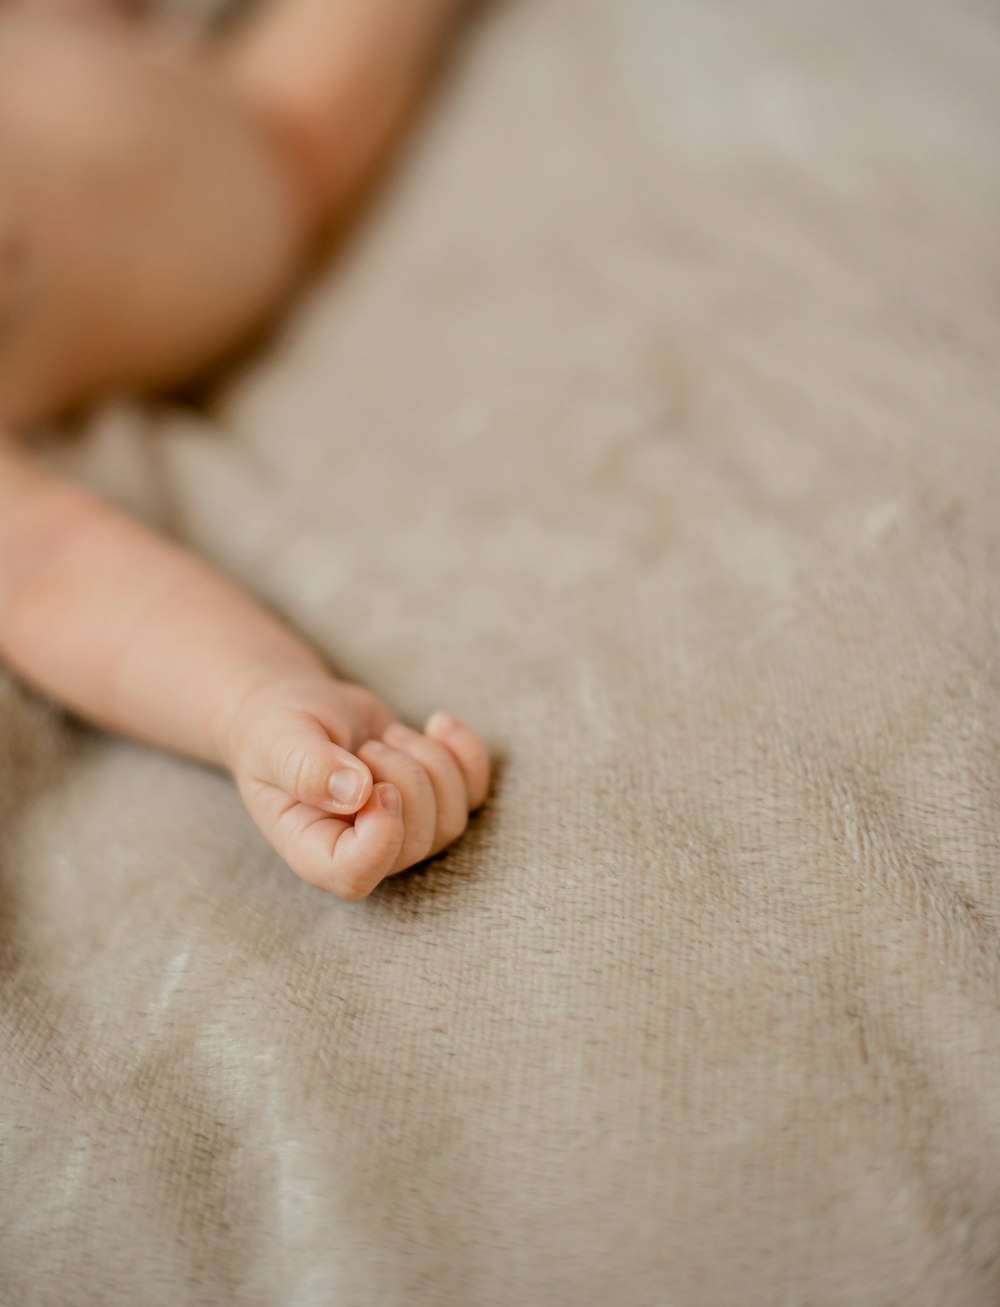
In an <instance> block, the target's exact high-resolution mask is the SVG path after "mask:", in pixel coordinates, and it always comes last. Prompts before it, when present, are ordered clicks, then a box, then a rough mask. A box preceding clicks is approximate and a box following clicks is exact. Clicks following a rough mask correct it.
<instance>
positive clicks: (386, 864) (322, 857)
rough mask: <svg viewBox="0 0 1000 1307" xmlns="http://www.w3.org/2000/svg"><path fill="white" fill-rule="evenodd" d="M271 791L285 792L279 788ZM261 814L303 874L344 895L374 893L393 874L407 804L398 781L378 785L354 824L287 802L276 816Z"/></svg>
mask: <svg viewBox="0 0 1000 1307" xmlns="http://www.w3.org/2000/svg"><path fill="white" fill-rule="evenodd" d="M271 793H272V795H275V796H279V791H277V790H272V791H271ZM272 802H274V800H272ZM277 803H278V804H280V796H279V798H278V799H277ZM266 806H267V800H265V807H266ZM257 815H258V825H260V827H261V830H262V831H263V833H264V834H265V835H266V836H267V838H268V839H269V840H270V842H271V843H272V844H273V846H274V848H275V849H276V850H277V852H278V853H280V854H281V856H282V857H283V858H284V859H285V861H286V862H287V863H288V865H289V867H291V869H292V871H294V872H295V874H296V875H297V876H300V877H301V878H302V879H303V880H304V881H306V882H307V883H308V884H310V885H315V886H316V888H317V889H323V890H327V891H329V892H330V893H331V894H336V895H337V896H338V898H342V899H352V900H353V899H361V898H364V897H365V895H366V894H370V893H371V891H372V890H373V889H374V888H375V886H376V885H377V884H378V883H379V882H380V881H381V880H384V879H385V877H386V876H388V875H389V873H390V871H391V870H392V868H393V865H394V864H395V862H396V859H397V857H398V856H399V850H400V847H401V845H402V843H403V805H402V801H401V799H400V796H399V792H398V791H397V790H396V789H395V787H394V786H392V785H376V786H375V789H374V791H373V792H372V796H371V798H370V799H369V801H368V802H367V803H366V804H365V806H364V807H363V808H362V810H361V811H360V812H359V813H358V814H357V816H356V817H355V819H354V823H353V825H352V824H351V823H350V822H346V821H343V820H341V819H340V818H339V817H331V816H329V815H328V814H327V813H325V812H323V811H321V810H320V809H318V808H310V807H309V806H308V805H307V804H304V803H296V804H291V805H288V804H287V801H286V804H285V807H284V810H283V811H275V810H274V809H272V812H271V816H272V817H273V820H269V819H268V814H267V813H266V812H263V813H260V814H257ZM261 816H262V817H263V820H259V817H261Z"/></svg>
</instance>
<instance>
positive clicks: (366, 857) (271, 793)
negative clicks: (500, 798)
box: [225, 674, 490, 899]
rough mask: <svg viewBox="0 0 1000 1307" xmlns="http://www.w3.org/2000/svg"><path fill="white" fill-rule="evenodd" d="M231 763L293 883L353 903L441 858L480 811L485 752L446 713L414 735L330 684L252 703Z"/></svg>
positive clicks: (288, 688) (264, 692)
mask: <svg viewBox="0 0 1000 1307" xmlns="http://www.w3.org/2000/svg"><path fill="white" fill-rule="evenodd" d="M227 736H228V738H227V744H226V749H225V753H226V760H227V763H228V765H229V767H230V770H231V771H232V773H233V775H234V777H235V778H236V783H237V785H238V787H239V791H240V794H241V796H242V798H243V802H244V803H245V804H246V806H247V810H248V811H249V813H250V815H251V817H252V818H253V819H254V821H255V822H256V824H257V826H258V827H259V828H260V830H261V831H262V832H263V834H264V835H265V836H266V837H267V839H268V840H269V841H270V843H271V844H272V845H273V846H274V848H275V849H276V850H277V851H278V853H280V854H281V856H282V857H283V858H284V859H285V861H286V862H287V863H288V865H289V866H290V867H291V869H292V871H294V872H295V873H296V875H298V876H301V877H302V879H303V880H305V881H308V883H309V884H310V885H316V886H318V887H319V888H320V889H325V890H330V891H332V893H334V894H337V895H339V896H340V897H341V898H344V899H360V898H364V896H365V895H366V894H369V893H370V892H371V891H372V890H373V889H374V888H375V886H376V885H377V884H378V883H379V881H381V880H384V879H385V877H386V876H391V875H393V874H394V873H395V872H398V871H404V870H405V869H406V868H407V867H412V866H414V865H415V864H416V863H418V862H422V861H423V860H424V859H425V858H429V857H432V856H433V855H434V854H435V853H439V852H440V851H441V850H442V849H443V848H445V847H446V845H448V844H450V843H451V842H452V841H453V840H455V839H457V838H458V837H459V835H461V834H462V832H463V831H464V830H465V827H466V825H467V824H468V820H469V813H470V812H472V811H473V810H474V809H475V808H478V807H479V805H480V804H481V803H482V802H483V800H484V799H485V797H486V790H487V786H488V784H489V775H490V762H489V756H488V755H487V752H486V749H485V746H484V745H483V743H482V741H481V740H480V739H479V738H478V736H476V735H475V734H473V732H472V731H470V730H469V729H468V727H466V726H463V725H462V723H461V722H459V721H457V720H456V719H455V718H454V717H450V716H448V715H447V714H446V713H436V714H435V715H434V716H433V717H431V719H430V720H429V721H428V722H427V724H426V726H425V727H424V730H423V733H421V732H419V731H414V730H411V729H410V728H409V727H407V726H403V725H402V724H401V723H400V722H399V721H397V720H396V719H395V717H394V715H393V714H392V713H391V712H390V711H389V710H388V709H387V708H386V707H385V706H384V704H382V703H380V702H379V700H378V699H377V698H376V697H375V696H374V695H373V694H369V692H368V691H367V690H362V689H360V688H359V687H358V686H355V685H347V684H345V683H344V682H342V681H337V680H334V679H333V678H332V677H327V676H323V675H319V674H317V675H315V676H304V677H300V678H296V679H293V680H283V681H276V682H274V683H273V684H270V685H267V686H265V687H264V688H262V689H259V690H257V691H255V692H254V693H253V694H252V695H251V696H249V697H248V698H247V699H245V700H244V701H243V703H242V705H241V707H240V709H239V712H238V713H237V716H236V718H235V720H234V721H233V722H232V724H231V725H230V727H229V730H228V732H227Z"/></svg>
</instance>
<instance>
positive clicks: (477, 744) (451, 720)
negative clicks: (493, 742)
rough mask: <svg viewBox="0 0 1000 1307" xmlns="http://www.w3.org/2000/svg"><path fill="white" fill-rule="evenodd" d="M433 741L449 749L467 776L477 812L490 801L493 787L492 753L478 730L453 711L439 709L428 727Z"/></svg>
mask: <svg viewBox="0 0 1000 1307" xmlns="http://www.w3.org/2000/svg"><path fill="white" fill-rule="evenodd" d="M424 730H425V732H426V733H427V734H428V735H429V736H430V737H431V739H432V740H438V741H439V742H440V743H441V744H443V745H444V746H445V748H447V749H448V750H449V752H450V753H451V754H452V755H453V757H454V759H455V761H456V762H457V763H458V766H459V768H460V770H461V772H462V775H463V777H464V778H465V790H466V795H467V797H468V804H469V811H470V812H474V811H475V810H476V808H478V807H481V806H482V804H483V803H484V802H485V800H486V794H487V791H488V790H489V787H490V755H489V754H488V753H487V752H486V745H485V744H483V742H482V740H481V739H480V738H479V736H478V735H476V733H475V732H474V731H470V730H469V728H468V726H466V725H465V724H464V723H462V722H460V721H459V720H458V718H457V717H452V715H451V714H450V713H446V712H437V713H435V714H434V716H433V717H431V718H430V719H429V720H428V722H427V725H426V726H425V727H424Z"/></svg>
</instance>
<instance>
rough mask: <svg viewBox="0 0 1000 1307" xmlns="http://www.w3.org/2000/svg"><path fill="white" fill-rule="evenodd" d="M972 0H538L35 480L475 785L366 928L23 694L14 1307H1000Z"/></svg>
mask: <svg viewBox="0 0 1000 1307" xmlns="http://www.w3.org/2000/svg"><path fill="white" fill-rule="evenodd" d="M998 139H1000V14H998V11H997V10H996V8H995V6H993V5H988V4H983V3H977V2H976V0H950V2H949V3H948V4H942V3H938V2H937V0H875V3H871V2H870V0H848V2H847V3H842V4H837V5H833V4H827V3H820V0H807V2H803V0H755V2H754V3H742V2H739V3H738V2H737V0H728V2H726V0H711V2H710V3H705V2H704V0H697V2H696V0H524V2H522V3H508V4H506V5H502V6H500V7H499V8H498V9H496V10H495V11H494V12H493V13H492V14H491V15H489V16H488V17H487V18H486V19H485V20H484V21H483V23H482V24H480V26H479V28H478V30H477V31H476V32H474V33H473V34H471V35H470V39H469V41H468V42H467V43H466V45H465V47H464V49H463V50H462V52H461V53H460V56H459V58H458V59H457V60H456V63H455V65H454V67H453V69H452V71H451V74H450V76H449V78H448V79H447V81H446V83H445V85H444V86H443V88H442V91H441V94H440V96H439V97H438V99H437V101H436V102H435V105H434V106H433V108H432V111H431V113H430V115H429V117H428V118H427V120H426V121H425V123H424V125H423V128H422V131H421V134H420V136H419V139H418V141H417V142H416V144H415V145H414V148H413V149H412V150H411V151H410V152H409V153H408V155H407V158H406V160H405V162H404V163H403V165H402V167H401V168H400V170H399V171H398V172H397V173H396V175H395V179H394V182H393V184H392V185H391V187H390V188H389V189H388V190H387V191H386V193H385V194H384V196H383V197H382V201H381V204H380V206H379V207H378V210H377V211H376V212H375V213H374V214H373V215H371V217H370V219H369V223H368V225H367V226H366V227H365V229H364V230H363V231H362V233H361V234H360V235H359V237H358V239H357V240H356V241H355V242H354V243H353V245H352V246H351V247H350V248H349V249H348V250H347V251H346V252H344V253H343V254H342V255H341V257H340V258H339V259H338V260H336V261H335V262H332V263H331V264H329V266H327V267H326V269H325V270H323V271H322V272H321V274H320V276H319V277H318V279H317V280H316V282H315V283H314V285H313V286H312V288H311V290H310V292H309V293H308V294H307V295H306V297H305V298H304V301H303V302H302V303H300V304H299V305H298V307H297V308H296V309H295V310H294V311H293V312H292V313H291V314H290V316H289V317H288V319H287V320H286V321H285V323H284V324H283V325H282V326H281V328H280V329H279V331H278V332H277V334H276V336H275V338H274V339H273V340H272V341H271V342H270V344H269V345H268V347H267V348H266V349H265V350H264V351H263V352H262V353H261V354H260V355H259V356H258V357H256V358H255V359H253V360H251V361H249V362H248V363H247V364H246V366H244V367H243V368H242V369H240V370H239V372H238V373H237V374H236V375H235V376H234V377H233V378H232V379H231V380H230V381H229V383H228V384H227V385H226V386H225V387H223V389H222V390H221V391H220V392H219V393H218V394H217V395H216V396H215V397H214V398H213V400H212V402H211V404H210V405H209V406H208V408H207V409H203V410H202V411H200V412H198V411H184V410H182V409H181V408H180V407H179V406H163V405H161V406H158V407H153V406H138V405H133V404H130V403H125V402H123V403H121V404H119V405H117V406H112V407H111V408H110V409H108V410H107V411H106V412H104V413H102V414H98V415H96V416H95V417H94V419H93V420H92V421H90V422H89V423H88V424H87V425H86V427H85V429H84V430H83V432H82V433H81V434H80V437H79V443H78V444H76V445H75V446H73V447H72V448H71V449H70V450H69V451H68V452H66V453H63V454H62V455H55V454H53V455H52V456H53V457H54V458H58V459H59V460H61V461H62V463H63V464H64V465H65V466H66V468H67V471H68V472H69V473H70V474H71V475H74V476H76V477H78V478H80V479H81V480H84V481H86V482H88V483H90V484H92V485H96V486H99V487H100V488H102V489H103V490H104V491H105V492H106V493H108V494H109V495H111V496H113V497H114V498H116V499H117V500H118V501H119V502H121V503H123V504H126V505H128V506H129V507H131V508H133V509H134V510H135V511H137V512H139V513H141V514H142V515H143V516H144V517H146V518H147V519H148V520H149V521H151V522H153V523H156V524H158V525H159V526H160V527H161V528H163V529H165V530H167V531H169V532H170V533H172V534H173V535H175V536H176V537H178V538H180V539H182V540H185V541H187V542H189V543H190V544H191V545H192V546H193V547H194V548H196V549H198V550H199V551H201V552H202V553H204V554H205V555H207V556H208V557H210V558H212V559H214V560H216V561H217V562H218V563H219V564H220V565H221V566H222V567H224V568H225V569H226V570H227V571H229V572H230V573H231V574H233V575H234V576H236V577H239V578H240V579H241V580H242V581H243V582H245V583H246V584H247V585H248V586H250V587H251V588H252V589H253V590H254V591H255V592H256V593H257V594H258V595H260V596H262V597H263V598H265V599H266V600H268V601H269V602H271V603H273V604H274V605H275V606H276V607H277V608H279V609H280V610H281V611H283V612H284V613H286V614H287V615H288V616H289V618H291V619H292V620H294V621H295V622H296V623H298V624H299V625H300V626H301V627H302V628H303V629H305V630H306V631H307V632H308V633H309V634H310V635H311V636H312V637H313V638H314V639H316V640H317V641H319V642H320V644H321V645H322V646H323V648H325V649H326V650H327V651H328V652H329V654H330V656H331V658H332V659H334V660H335V661H336V663H337V664H338V665H339V666H340V667H341V668H343V669H345V670H346V671H347V672H349V673H351V674H353V675H354V676H356V677H359V678H362V679H364V680H365V681H367V682H368V683H369V684H370V685H372V686H373V687H374V688H375V689H377V690H378V691H380V692H381V693H383V694H384V695H385V696H386V697H387V698H388V699H389V700H390V701H392V702H393V703H395V704H397V705H398V706H399V708H400V709H401V710H402V711H404V712H406V713H407V714H408V715H410V716H412V717H413V718H414V719H417V720H419V719H420V717H421V715H422V714H423V713H425V712H427V711H428V710H430V709H432V708H434V707H436V706H438V705H439V704H446V705H448V706H449V707H451V708H453V709H454V710H456V711H458V712H460V713H462V714H464V715H467V717H468V718H469V720H470V721H472V722H473V723H475V724H476V725H477V726H478V727H480V728H481V729H482V731H483V732H484V733H485V735H486V736H487V737H488V739H489V740H490V742H491V744H492V746H493V747H494V748H495V750H496V753H497V756H498V758H499V759H500V769H499V775H498V783H497V787H496V792H495V794H494V796H493V798H492V800H491V802H490V804H489V806H488V808H487V810H486V811H485V812H484V813H483V814H482V816H481V817H480V818H479V819H478V821H477V822H476V823H475V825H474V827H473V828H472V829H471V831H470V832H469V834H468V836H467V837H466V838H465V839H464V840H463V842H462V843H461V844H460V845H458V846H457V847H456V848H455V849H454V850H452V851H451V852H449V853H448V855H447V856H446V857H444V858H441V859H439V860H438V861H437V862H435V863H434V864H433V865H431V866H429V867H428V868H426V870H424V871H422V872H421V873H420V874H416V875H411V876H408V877H405V878H402V879H400V880H398V881H396V882H393V883H391V884H389V885H387V886H385V887H384V888H383V889H382V890H380V891H379V892H378V893H376V894H375V895H374V896H373V897H372V898H371V899H370V900H369V901H367V902H365V903H362V904H360V905H349V904H344V903H340V902H338V901H336V900H334V899H332V898H328V897H325V896H323V895H322V894H320V893H318V892H316V891H313V890H311V889H308V888H307V887H305V886H304V885H302V884H300V883H299V882H298V881H297V880H295V879H294V877H292V875H291V874H290V873H289V872H287V871H286V870H285V869H284V868H283V866H282V865H281V863H280V862H279V860H278V859H277V857H276V856H275V855H274V854H273V853H272V852H271V851H270V850H269V849H268V848H267V847H266V845H264V844H263V843H262V841H261V839H260V838H259V837H258V836H257V834H256V833H255V831H254V829H253V828H252V826H251V824H250V822H249V820H248V818H247V817H246V816H245V814H244V812H243V811H242V808H241V806H240V803H239V800H238V798H237V796H236V794H235V792H234V790H233V788H232V786H231V785H230V784H229V783H228V782H227V781H226V780H225V779H224V778H222V777H221V776H217V775H214V774H211V773H209V772H207V771H204V770H202V769H199V768H198V767H195V766H190V765H187V764H184V763H181V762H177V761H174V760H172V759H170V758H168V757H165V756H162V755H160V754H157V753H155V752H150V751H147V750H145V749H142V748H139V747H135V746H132V745H130V744H127V743H121V742H116V741H112V740H110V739H107V738H105V737H103V736H101V735H99V734H98V733H96V732H93V731H90V730H88V729H84V728H82V727H80V726H79V725H76V724H74V723H72V722H70V721H67V720H66V719H65V718H64V717H63V716H61V715H60V714H58V713H57V712H55V711H54V710H53V709H51V708H49V707H48V706H46V705H45V704H43V703H42V702H40V701H39V700H38V699H36V698H34V697H32V696H31V695H29V694H27V693H26V692H25V691H24V690H23V689H22V688H21V687H19V686H18V685H17V684H16V683H14V682H13V681H11V680H10V679H8V678H6V676H0V1021H2V1034H0V1038H2V1067H3V1069H2V1080H0V1083H2V1089H0V1117H2V1124H3V1141H4V1152H3V1176H2V1187H0V1301H2V1303H3V1307H49V1305H51V1307H66V1304H69V1303H72V1304H74V1307H91V1305H94V1307H97V1305H98V1304H100V1305H101V1307H119V1305H121V1307H125V1305H128V1307H133V1305H134V1304H142V1305H143V1307H161V1305H162V1307H179V1305H180V1304H236V1305H238V1307H242V1305H244V1304H246V1307H257V1305H258V1304H260V1305H261V1307H272V1305H273V1307H326V1305H327V1304H330V1305H336V1307H397V1305H398V1307H562V1305H563V1304H565V1305H567V1307H569V1305H572V1307H606V1305H607V1304H611V1303H613V1304H615V1307H675V1305H688V1304H689V1305H692V1307H721V1305H724V1304H737V1303H738V1304H740V1307H757V1305H759V1307H774V1305H776V1304H782V1305H783V1307H797V1305H801V1307H826V1305H831V1307H832V1305H834V1304H837V1305H840V1304H843V1305H845V1307H846V1305H848V1304H850V1305H851V1307H867V1305H872V1307H874V1305H876V1304H878V1305H879V1307H881V1305H883V1304H885V1305H888V1304H904V1303H905V1304H907V1307H919V1305H926V1307H942V1305H944V1304H947V1305H948V1307H993V1305H994V1304H996V1303H997V1301H998V1300H1000V641H998V635H1000V632H998V626H1000V604H998V600H1000V509H998V493H1000V431H998V401H1000V367H998V360H1000V348H998V347H1000V306H998V294H1000V237H998V233H1000V150H998V148H997V140H998Z"/></svg>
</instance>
